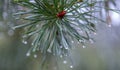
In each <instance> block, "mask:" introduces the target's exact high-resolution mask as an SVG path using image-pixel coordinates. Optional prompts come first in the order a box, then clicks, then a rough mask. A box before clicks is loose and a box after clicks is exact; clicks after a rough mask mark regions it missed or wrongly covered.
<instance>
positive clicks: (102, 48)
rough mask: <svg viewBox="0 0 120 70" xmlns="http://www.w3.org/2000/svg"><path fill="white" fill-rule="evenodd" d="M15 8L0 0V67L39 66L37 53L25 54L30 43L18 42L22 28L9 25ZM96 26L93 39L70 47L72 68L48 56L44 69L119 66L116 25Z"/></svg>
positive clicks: (34, 69)
mask: <svg viewBox="0 0 120 70" xmlns="http://www.w3.org/2000/svg"><path fill="white" fill-rule="evenodd" d="M17 9H20V8H19V7H18V6H17V5H16V4H14V3H11V2H10V0H0V70H40V60H39V57H40V56H38V58H33V56H30V57H26V52H27V51H28V49H29V47H30V45H29V43H28V44H23V43H22V42H21V32H22V30H19V29H17V30H15V31H14V30H12V29H11V27H13V26H14V25H16V24H17V23H18V24H19V23H20V21H19V22H16V21H15V20H14V18H13V16H12V13H13V12H16V11H17ZM113 23H114V22H113ZM97 28H98V31H97V35H95V36H94V38H95V40H96V42H95V43H93V44H89V43H88V44H87V45H88V47H86V48H82V47H81V46H79V47H76V48H74V49H73V50H72V52H71V60H72V61H73V66H74V68H73V69H70V67H69V65H70V63H68V64H64V63H63V62H62V61H64V60H61V61H60V62H59V61H58V62H59V63H57V64H56V62H55V58H54V57H51V58H49V61H48V66H47V68H46V69H45V70H58V69H59V70H120V25H117V26H114V25H113V26H112V27H111V28H109V27H108V26H106V25H105V24H99V25H98V26H97ZM67 61H69V60H67Z"/></svg>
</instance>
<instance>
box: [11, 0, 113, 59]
mask: <svg viewBox="0 0 120 70" xmlns="http://www.w3.org/2000/svg"><path fill="white" fill-rule="evenodd" d="M105 2H106V1H104V0H98V1H97V0H34V2H31V1H20V2H18V4H19V5H20V6H22V7H23V8H25V9H23V10H19V12H17V13H15V14H14V15H15V16H19V18H18V19H19V20H22V21H24V23H22V24H20V25H18V26H15V27H13V29H17V28H23V29H24V33H23V34H24V36H23V38H24V39H26V40H28V39H32V42H31V45H32V46H31V48H30V50H29V51H28V53H27V55H30V54H31V53H35V52H36V51H40V52H41V53H42V54H44V55H46V54H48V53H51V54H53V55H55V56H56V57H59V56H63V57H64V56H66V55H69V52H70V51H71V49H72V47H75V44H76V43H80V44H82V45H83V46H84V47H85V43H86V42H89V41H91V40H92V37H91V35H93V34H95V33H96V24H98V23H101V22H102V23H105V21H106V20H105V21H104V20H102V19H101V18H99V16H98V15H99V13H100V12H101V10H103V9H104V10H106V9H107V10H112V9H109V7H106V6H105ZM25 43H26V42H25ZM84 47H83V48H84Z"/></svg>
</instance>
